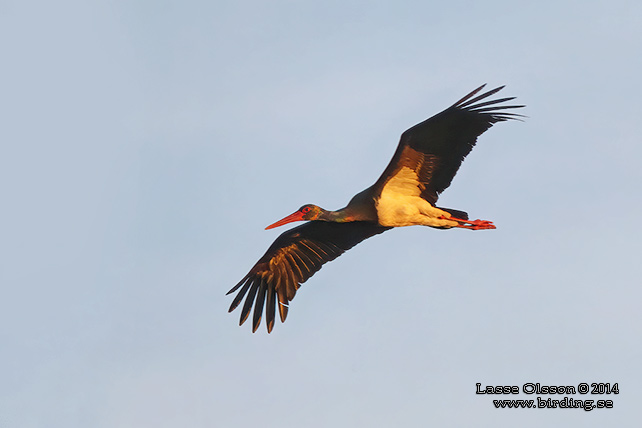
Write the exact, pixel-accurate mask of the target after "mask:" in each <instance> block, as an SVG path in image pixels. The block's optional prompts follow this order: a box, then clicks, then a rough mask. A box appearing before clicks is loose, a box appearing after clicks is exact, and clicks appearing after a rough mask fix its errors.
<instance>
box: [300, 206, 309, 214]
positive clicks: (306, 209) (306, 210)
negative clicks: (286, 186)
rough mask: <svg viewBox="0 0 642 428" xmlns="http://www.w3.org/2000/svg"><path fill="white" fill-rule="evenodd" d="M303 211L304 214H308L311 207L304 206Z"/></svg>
mask: <svg viewBox="0 0 642 428" xmlns="http://www.w3.org/2000/svg"><path fill="white" fill-rule="evenodd" d="M301 212H302V213H303V214H307V213H309V212H310V207H303V208H302V209H301Z"/></svg>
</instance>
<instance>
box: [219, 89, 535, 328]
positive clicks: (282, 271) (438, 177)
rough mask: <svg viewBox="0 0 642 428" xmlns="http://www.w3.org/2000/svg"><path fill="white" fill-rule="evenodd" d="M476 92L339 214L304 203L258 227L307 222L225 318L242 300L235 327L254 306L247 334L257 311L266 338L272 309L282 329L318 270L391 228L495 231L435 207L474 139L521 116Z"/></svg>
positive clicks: (264, 261) (404, 138) (406, 140)
mask: <svg viewBox="0 0 642 428" xmlns="http://www.w3.org/2000/svg"><path fill="white" fill-rule="evenodd" d="M484 86H486V85H482V86H480V87H479V88H477V89H475V90H474V91H472V92H471V93H469V94H468V95H466V96H465V97H464V98H462V99H461V100H459V101H457V102H456V103H455V104H453V105H452V106H451V107H449V108H447V109H446V110H444V111H442V112H441V113H439V114H437V115H435V116H433V117H431V118H429V119H427V120H425V121H423V122H421V123H419V124H417V125H415V126H413V127H412V128H410V129H408V130H407V131H405V132H404V133H403V134H401V140H400V142H399V146H398V147H397V151H396V152H395V154H394V156H393V157H392V160H391V161H390V164H388V166H387V167H386V169H385V170H384V171H383V174H381V177H379V179H378V180H377V181H376V182H375V184H373V185H372V186H370V187H368V188H367V189H366V190H364V191H362V192H360V193H358V194H357V195H355V196H354V197H353V198H352V199H351V200H350V202H349V203H348V205H347V206H346V207H345V208H343V209H340V210H338V211H327V210H324V209H323V208H320V207H318V206H316V205H312V204H308V205H304V206H302V207H301V208H299V209H298V210H297V211H296V212H295V213H293V214H291V215H289V216H287V217H285V218H284V219H282V220H279V221H277V222H276V223H274V224H271V225H270V226H268V227H266V229H272V228H274V227H278V226H282V225H284V224H287V223H290V222H294V221H305V220H309V221H308V222H307V223H304V224H303V225H300V226H298V227H295V228H292V229H290V230H288V231H287V232H284V233H283V234H281V235H280V236H279V237H278V238H277V239H276V241H274V243H273V244H272V246H270V248H268V250H267V252H266V253H265V254H264V255H263V257H261V259H259V261H258V262H257V263H256V264H255V265H254V267H253V268H252V269H250V272H249V273H248V274H247V275H245V277H244V278H243V279H242V280H241V281H240V282H239V283H238V284H236V286H234V288H232V289H231V290H230V291H229V292H228V293H227V294H230V293H233V292H235V291H237V290H239V291H238V294H237V295H236V297H235V298H234V300H233V301H232V304H231V306H230V309H229V312H232V311H233V310H234V309H236V307H237V306H238V305H239V304H240V303H241V301H242V300H243V298H244V297H245V303H244V304H243V309H242V310H241V320H240V323H239V325H242V324H243V323H244V322H245V320H246V319H247V318H248V316H249V314H250V311H251V309H252V306H253V305H254V316H253V320H252V331H253V332H255V331H256V330H257V329H258V327H259V324H260V323H261V317H262V315H263V307H265V316H266V321H267V322H266V324H267V330H268V333H269V332H271V331H272V328H273V327H274V319H275V317H274V316H275V309H276V307H278V308H279V315H280V318H281V322H284V321H285V318H286V317H287V315H288V307H289V306H288V305H289V303H290V301H291V300H292V299H294V295H295V294H296V291H297V290H298V289H299V287H300V286H301V284H303V283H304V282H305V281H307V280H308V279H309V278H310V277H311V276H312V275H314V274H315V273H316V272H317V271H318V270H319V269H321V266H322V265H323V264H324V263H326V262H329V261H331V260H334V259H336V258H337V257H339V256H340V255H341V254H343V252H345V251H347V250H349V249H350V248H352V247H354V246H355V245H357V244H358V243H359V242H361V241H363V240H365V239H368V238H370V237H371V236H374V235H377V234H379V233H382V232H385V231H386V230H388V229H391V228H393V227H400V226H412V225H423V226H430V227H434V228H439V229H449V228H453V227H459V228H463V229H471V230H481V229H495V226H494V225H493V223H492V222H490V221H486V220H468V214H467V213H465V212H463V211H459V210H454V209H450V208H440V207H437V206H436V205H435V204H436V202H437V198H438V196H439V194H440V193H441V192H443V191H444V190H445V189H446V188H447V187H448V186H449V185H450V182H451V181H452V179H453V177H454V176H455V174H456V173H457V170H458V169H459V166H460V165H461V163H462V161H463V160H464V158H465V157H466V156H467V155H468V153H470V151H471V150H472V149H473V146H474V145H475V142H476V141H477V137H478V136H480V135H481V134H483V133H484V132H485V131H486V130H487V129H488V128H490V127H491V126H492V125H493V124H494V123H496V122H502V121H505V120H509V119H516V118H518V117H522V115H519V114H516V113H509V112H506V111H505V110H507V109H515V108H520V107H524V106H521V105H505V104H502V105H499V104H501V103H504V102H506V101H510V100H512V99H514V98H515V97H511V98H500V99H494V100H489V101H483V102H481V101H482V100H485V99H486V98H488V97H490V96H491V95H493V94H495V93H496V92H498V91H499V90H501V89H502V88H503V86H500V87H499V88H496V89H493V90H490V91H488V92H485V93H482V94H481V95H478V96H476V95H477V94H478V93H479V92H480V91H481V90H482V89H483V88H484ZM246 296H247V297H246Z"/></svg>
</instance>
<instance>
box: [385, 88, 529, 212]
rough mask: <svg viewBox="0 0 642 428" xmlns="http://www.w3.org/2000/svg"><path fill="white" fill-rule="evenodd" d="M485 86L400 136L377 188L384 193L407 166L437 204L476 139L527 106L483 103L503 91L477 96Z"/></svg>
mask: <svg viewBox="0 0 642 428" xmlns="http://www.w3.org/2000/svg"><path fill="white" fill-rule="evenodd" d="M484 86H486V85H482V86H480V87H479V88H477V89H475V90H474V91H472V92H471V93H470V94H468V95H466V96H465V97H464V98H462V99H461V100H459V101H457V102H456V103H455V104H453V105H452V106H451V107H449V108H447V109H446V110H444V111H442V112H441V113H439V114H436V115H435V116H433V117H431V118H430V119H427V120H425V121H423V122H421V123H419V124H417V125H415V126H413V127H412V128H410V129H408V130H407V131H405V132H404V133H403V134H401V141H400V142H399V146H398V147H397V151H396V152H395V154H394V156H393V157H392V160H391V161H390V164H389V165H388V167H387V168H386V169H385V171H384V172H383V174H382V175H381V177H380V178H379V180H378V181H377V183H375V187H376V189H377V190H378V191H379V192H381V190H382V189H383V187H384V186H385V184H386V183H387V182H388V180H389V179H390V178H392V177H394V176H395V175H396V174H397V172H399V171H400V170H401V169H402V168H403V167H407V168H410V169H411V170H413V171H414V172H415V174H416V179H417V187H419V188H420V190H421V197H422V198H424V199H425V200H427V201H428V202H430V203H431V204H433V205H434V204H435V202H437V198H438V196H439V194H440V193H441V192H443V191H444V190H445V189H446V188H447V187H448V186H450V183H451V181H452V179H453V177H454V176H455V174H456V173H457V170H458V169H459V167H460V165H461V163H462V161H463V160H464V158H465V157H466V156H467V155H468V153H470V151H471V150H472V149H473V147H474V146H475V142H476V141H477V137H479V136H480V135H481V134H483V133H484V132H485V131H486V130H487V129H488V128H490V127H491V126H492V125H493V124H494V123H496V122H502V121H505V120H509V119H516V118H517V117H523V116H522V115H519V114H515V113H508V112H505V111H504V110H506V109H514V108H521V107H524V106H521V105H498V104H500V103H503V102H506V101H510V100H512V99H514V97H512V98H500V99H496V100H490V101H484V102H480V101H482V100H484V99H485V98H488V97H489V96H491V95H493V94H495V93H496V92H498V91H500V90H501V89H502V88H503V86H500V87H499V88H495V89H493V90H490V91H488V92H485V93H483V94H481V95H479V96H476V97H475V95H476V94H477V93H478V92H479V91H481V90H482V89H483V88H484Z"/></svg>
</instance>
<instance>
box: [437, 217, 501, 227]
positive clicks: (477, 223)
mask: <svg viewBox="0 0 642 428" xmlns="http://www.w3.org/2000/svg"><path fill="white" fill-rule="evenodd" d="M439 218H442V219H445V220H453V221H456V222H458V223H459V224H458V225H457V226H455V227H461V228H462V229H471V230H483V229H495V225H494V224H493V222H492V221H488V220H479V219H477V220H464V219H461V218H456V217H444V216H441V217H439Z"/></svg>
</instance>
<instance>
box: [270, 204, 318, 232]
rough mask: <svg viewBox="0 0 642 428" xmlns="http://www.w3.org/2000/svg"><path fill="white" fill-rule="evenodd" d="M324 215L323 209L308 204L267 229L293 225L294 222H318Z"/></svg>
mask: <svg viewBox="0 0 642 428" xmlns="http://www.w3.org/2000/svg"><path fill="white" fill-rule="evenodd" d="M321 213H323V209H322V208H320V207H317V206H316V205H312V204H307V205H303V206H302V207H301V208H299V209H298V210H296V211H295V212H293V213H292V214H290V215H289V216H287V217H285V218H282V219H281V220H279V221H277V222H276V223H273V224H271V225H269V226H268V227H266V228H265V230H267V229H273V228H275V227H279V226H283V225H284V224H288V223H292V222H293V221H306V220H316V219H317V218H319V216H320V215H321Z"/></svg>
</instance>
